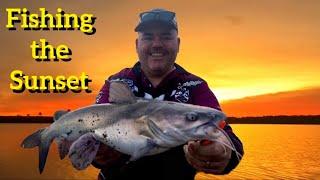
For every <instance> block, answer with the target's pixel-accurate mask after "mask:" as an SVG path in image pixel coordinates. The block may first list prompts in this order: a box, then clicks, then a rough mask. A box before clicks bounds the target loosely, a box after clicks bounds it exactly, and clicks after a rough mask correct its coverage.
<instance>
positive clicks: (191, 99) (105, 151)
mask: <svg viewBox="0 0 320 180" xmlns="http://www.w3.org/2000/svg"><path fill="white" fill-rule="evenodd" d="M135 31H136V32H137V33H138V38H137V40H136V51H137V54H138V57H139V61H138V62H137V63H136V64H135V65H134V66H133V67H132V68H125V69H123V70H122V71H120V72H119V73H117V74H115V75H113V76H111V77H109V78H108V80H106V83H105V84H104V86H103V87H102V89H101V91H100V93H99V95H98V97H97V103H108V102H109V101H108V97H109V85H110V82H113V81H122V82H125V83H127V84H128V86H129V87H130V89H131V90H132V92H133V93H134V94H135V95H136V96H138V97H144V98H146V99H151V98H152V99H159V100H167V101H175V102H182V103H189V104H195V105H201V106H207V107H211V108H215V109H218V110H221V108H220V105H219V103H218V101H217V99H216V97H215V96H214V94H213V93H212V92H211V90H210V89H209V87H208V84H207V83H206V82H205V81H204V80H203V79H201V78H199V77H197V76H195V75H193V74H191V73H189V72H187V71H186V70H185V69H183V68H182V67H181V66H179V65H178V64H176V63H175V61H176V57H177V54H178V52H179V45H180V38H179V37H178V26H177V22H176V16H175V13H174V12H170V11H167V10H164V9H153V10H151V11H147V12H143V13H141V14H140V21H139V23H138V25H137V27H136V28H135ZM221 127H222V128H223V129H224V131H225V132H226V134H227V136H228V137H226V136H224V137H221V139H219V141H221V142H223V143H225V144H226V145H228V144H229V141H228V140H227V139H228V138H230V139H231V141H232V142H233V144H234V146H235V148H236V150H237V151H238V152H239V153H240V154H241V156H242V155H243V147H242V143H241V141H240V140H239V139H238V138H237V136H236V135H235V134H234V133H233V132H232V129H231V127H230V126H229V125H228V124H225V125H222V126H221ZM229 145H230V144H229ZM241 156H239V155H237V154H236V153H235V152H233V151H231V150H229V149H228V148H225V147H224V145H223V144H221V143H217V142H211V141H208V140H202V141H192V142H189V143H188V144H187V145H185V146H184V147H183V146H179V147H176V148H173V149H171V150H169V151H167V152H164V153H161V154H158V155H154V156H147V157H143V158H141V159H139V160H137V161H134V162H130V163H126V162H127V160H128V158H129V157H128V156H127V155H124V154H121V153H119V152H117V151H115V150H113V149H111V148H110V147H107V146H105V145H101V146H100V148H99V152H98V154H97V156H96V158H95V160H94V162H93V165H94V166H95V167H97V168H100V169H101V172H100V173H99V177H98V178H99V179H177V180H180V179H181V180H187V179H194V176H195V174H196V172H197V171H203V172H206V173H211V174H216V175H221V174H227V173H229V172H230V171H231V170H232V169H234V168H235V167H236V166H237V165H238V163H239V161H240V159H239V157H240V158H241Z"/></svg>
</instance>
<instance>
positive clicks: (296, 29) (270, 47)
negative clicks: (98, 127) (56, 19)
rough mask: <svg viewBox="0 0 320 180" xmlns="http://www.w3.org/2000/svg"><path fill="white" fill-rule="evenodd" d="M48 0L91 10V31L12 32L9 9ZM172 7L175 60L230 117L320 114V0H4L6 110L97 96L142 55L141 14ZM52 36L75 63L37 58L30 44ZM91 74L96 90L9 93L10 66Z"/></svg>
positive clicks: (2, 103)
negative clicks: (139, 45) (93, 19)
mask: <svg viewBox="0 0 320 180" xmlns="http://www.w3.org/2000/svg"><path fill="white" fill-rule="evenodd" d="M10 7H17V8H27V9H28V10H29V11H30V12H31V13H39V8H41V7H45V8H46V9H47V10H48V11H49V12H50V13H53V14H55V13H56V9H57V8H62V9H63V10H64V11H65V12H66V13H77V14H79V15H81V14H83V13H92V14H94V16H95V17H97V19H96V22H95V24H94V27H95V28H96V30H97V31H96V33H95V34H94V35H85V34H84V33H82V32H80V31H63V32H61V31H22V30H20V29H17V30H16V31H8V30H7V29H6V28H5V25H6V23H7V14H6V8H10ZM152 8H166V9H168V10H171V11H174V12H176V14H177V21H178V26H179V36H180V38H181V46H180V51H179V54H178V57H177V60H176V62H177V63H178V64H180V65H181V66H183V67H184V68H185V69H186V70H188V71H189V72H191V73H193V74H196V75H198V76H200V77H202V78H203V79H205V80H206V81H207V82H208V84H209V86H210V89H211V90H212V91H213V92H214V94H215V95H216V96H217V98H218V100H219V102H220V103H221V106H222V109H223V110H224V111H225V112H226V114H227V115H228V116H262V115H307V114H320V110H319V109H320V108H319V107H320V98H319V97H320V91H319V90H320V81H319V77H320V71H319V65H320V32H319V31H320V30H319V29H320V21H319V17H320V11H319V9H320V1H318V0H305V1H301V0H281V1H278V0H261V1H251V0H238V1H231V0H224V1H222V0H202V1H197V2H195V1H185V0H184V1H182V0H181V1H161V2H160V1H134V2H133V1H99V0H93V1H75V0H69V1H66V0H64V1H62V0H56V1H48V0H44V1H28V2H27V1H17V0H13V1H1V2H0V40H1V42H2V43H1V44H0V54H1V58H0V59H1V66H0V115H17V114H19V115H26V114H30V115H36V114H38V113H39V112H41V113H42V114H43V115H52V114H53V113H54V112H55V111H56V110H59V109H75V108H79V107H82V106H85V105H90V104H92V103H94V102H95V97H96V95H97V93H98V92H99V89H100V88H101V87H102V85H103V83H104V80H105V79H106V78H107V77H109V76H110V75H112V74H114V73H116V72H118V71H120V70H121V69H123V68H125V67H131V66H132V65H133V64H134V63H135V62H136V61H137V54H136V51H135V45H134V42H135V39H136V36H137V35H136V33H135V32H134V27H135V26H136V24H137V22H138V14H139V13H140V12H143V11H147V10H150V9H152ZM41 38H45V39H47V40H48V41H49V43H50V44H52V45H54V46H57V45H59V44H66V45H68V47H69V48H70V49H72V60H71V61H69V62H62V61H61V62H36V61H35V60H34V59H32V56H31V49H30V47H29V46H30V44H31V42H32V41H37V42H38V41H39V39H41ZM13 70H21V71H23V72H24V73H25V74H26V75H52V76H57V75H65V76H70V75H76V76H79V75H80V73H81V72H85V73H86V74H88V75H89V77H90V79H92V82H91V83H90V85H89V86H90V89H92V93H85V92H81V93H72V92H69V93H64V94H61V93H60V94H53V93H51V94H32V93H29V92H23V93H20V94H17V93H14V92H12V90H11V89H10V88H9V84H10V83H11V82H12V80H11V79H10V76H9V75H10V73H11V72H12V71H13Z"/></svg>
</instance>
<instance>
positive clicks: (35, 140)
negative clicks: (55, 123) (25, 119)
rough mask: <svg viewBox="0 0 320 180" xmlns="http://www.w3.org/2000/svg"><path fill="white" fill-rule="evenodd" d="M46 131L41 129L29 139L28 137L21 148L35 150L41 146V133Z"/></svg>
mask: <svg viewBox="0 0 320 180" xmlns="http://www.w3.org/2000/svg"><path fill="white" fill-rule="evenodd" d="M44 130H45V129H39V130H38V131H36V132H34V133H33V134H31V135H29V136H28V137H26V138H25V139H24V140H23V141H22V143H21V147H23V148H34V147H36V146H39V144H40V143H41V133H42V132H43V131H44Z"/></svg>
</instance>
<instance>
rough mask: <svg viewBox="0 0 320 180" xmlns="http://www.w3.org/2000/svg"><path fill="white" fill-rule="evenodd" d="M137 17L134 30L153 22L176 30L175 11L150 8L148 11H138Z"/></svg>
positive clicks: (142, 28)
mask: <svg viewBox="0 0 320 180" xmlns="http://www.w3.org/2000/svg"><path fill="white" fill-rule="evenodd" d="M139 17H140V19H139V23H138V25H137V27H136V28H135V29H134V31H135V32H141V31H143V30H144V29H145V28H146V27H148V26H150V25H152V24H154V23H157V24H161V25H163V26H167V27H168V28H170V29H175V30H177V31H178V25H177V21H176V13H174V12H171V11H168V10H165V9H152V10H150V11H146V12H142V13H140V15H139Z"/></svg>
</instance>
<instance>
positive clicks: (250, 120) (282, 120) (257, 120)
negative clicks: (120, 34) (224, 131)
mask: <svg viewBox="0 0 320 180" xmlns="http://www.w3.org/2000/svg"><path fill="white" fill-rule="evenodd" d="M52 122H53V118H52V116H0V123H52ZM227 122H228V123H230V124H320V115H310V116H261V117H241V118H237V117H228V119H227Z"/></svg>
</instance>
